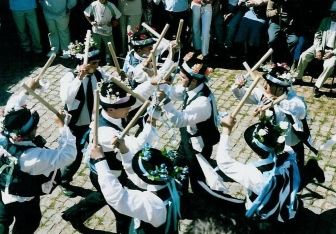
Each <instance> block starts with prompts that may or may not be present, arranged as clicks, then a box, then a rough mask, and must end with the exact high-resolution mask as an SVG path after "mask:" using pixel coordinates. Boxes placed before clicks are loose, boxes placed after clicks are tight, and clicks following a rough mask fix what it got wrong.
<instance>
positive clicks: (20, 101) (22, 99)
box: [4, 91, 28, 115]
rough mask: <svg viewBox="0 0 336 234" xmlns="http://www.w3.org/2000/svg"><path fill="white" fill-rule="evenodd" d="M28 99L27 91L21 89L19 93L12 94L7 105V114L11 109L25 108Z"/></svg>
mask: <svg viewBox="0 0 336 234" xmlns="http://www.w3.org/2000/svg"><path fill="white" fill-rule="evenodd" d="M27 99H28V95H26V94H25V91H21V92H20V93H19V94H17V95H12V96H11V97H10V98H9V100H8V102H7V104H6V107H5V113H4V114H5V115H6V114H8V112H9V111H11V110H15V111H17V110H20V109H22V108H24V107H25V106H26V105H27V104H26V102H27Z"/></svg>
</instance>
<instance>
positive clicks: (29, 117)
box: [3, 108, 40, 135]
mask: <svg viewBox="0 0 336 234" xmlns="http://www.w3.org/2000/svg"><path fill="white" fill-rule="evenodd" d="M39 120H40V116H39V114H38V113H37V112H36V111H34V112H33V113H31V112H30V110H28V109H27V108H23V109H20V110H16V111H10V112H9V113H8V114H7V115H6V116H5V118H4V120H3V128H4V134H5V135H11V134H16V135H26V134H28V133H30V132H31V131H32V130H33V129H34V128H35V127H36V126H37V124H38V122H39Z"/></svg>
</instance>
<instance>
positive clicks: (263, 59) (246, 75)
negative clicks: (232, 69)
mask: <svg viewBox="0 0 336 234" xmlns="http://www.w3.org/2000/svg"><path fill="white" fill-rule="evenodd" d="M272 53H273V49H272V48H270V49H269V50H268V51H267V52H266V54H264V56H262V57H261V59H259V61H258V62H257V63H256V64H255V65H254V66H253V67H252V69H251V70H252V71H255V70H256V69H257V68H258V67H260V65H261V64H263V63H264V62H265V60H266V59H267V58H268V57H269V56H271V54H272ZM248 76H249V73H247V74H245V75H244V78H247V77H248Z"/></svg>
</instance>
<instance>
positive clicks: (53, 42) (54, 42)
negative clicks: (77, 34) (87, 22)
mask: <svg viewBox="0 0 336 234" xmlns="http://www.w3.org/2000/svg"><path fill="white" fill-rule="evenodd" d="M44 18H45V20H46V23H47V26H48V30H49V34H48V37H49V43H50V47H51V48H52V47H54V48H55V52H56V53H57V52H59V51H60V50H68V45H69V44H70V31H69V14H65V15H62V16H59V17H49V16H48V15H46V14H45V15H44Z"/></svg>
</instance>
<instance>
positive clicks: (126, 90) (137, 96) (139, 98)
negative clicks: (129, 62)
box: [111, 77, 146, 102]
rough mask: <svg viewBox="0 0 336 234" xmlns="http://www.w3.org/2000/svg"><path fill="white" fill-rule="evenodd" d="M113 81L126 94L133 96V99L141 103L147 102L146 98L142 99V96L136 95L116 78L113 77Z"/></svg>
mask: <svg viewBox="0 0 336 234" xmlns="http://www.w3.org/2000/svg"><path fill="white" fill-rule="evenodd" d="M111 81H112V82H113V83H115V84H116V85H118V86H119V87H120V88H122V89H123V90H125V92H127V93H129V94H131V95H132V96H133V97H135V98H137V99H138V100H140V101H141V102H145V101H146V99H145V98H144V97H142V96H141V95H139V94H137V93H135V92H134V91H133V90H131V89H130V88H128V87H127V86H126V85H125V84H124V83H123V82H121V81H120V80H118V79H116V78H115V77H111Z"/></svg>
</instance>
